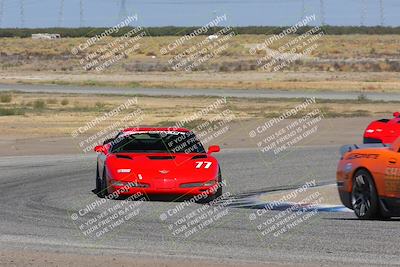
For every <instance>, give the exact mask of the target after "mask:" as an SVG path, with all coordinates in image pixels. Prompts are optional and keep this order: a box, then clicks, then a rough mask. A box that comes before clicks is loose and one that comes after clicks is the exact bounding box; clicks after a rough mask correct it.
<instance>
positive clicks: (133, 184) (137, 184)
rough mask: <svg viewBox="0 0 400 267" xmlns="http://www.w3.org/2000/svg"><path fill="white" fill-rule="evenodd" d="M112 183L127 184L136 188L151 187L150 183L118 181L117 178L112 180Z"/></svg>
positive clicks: (117, 184) (115, 184)
mask: <svg viewBox="0 0 400 267" xmlns="http://www.w3.org/2000/svg"><path fill="white" fill-rule="evenodd" d="M111 184H112V185H113V186H125V187H127V188H135V187H139V188H147V187H149V185H148V184H139V183H135V182H123V181H117V180H112V181H111Z"/></svg>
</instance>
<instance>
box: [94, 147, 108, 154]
mask: <svg viewBox="0 0 400 267" xmlns="http://www.w3.org/2000/svg"><path fill="white" fill-rule="evenodd" d="M94 151H96V152H97V153H103V154H106V152H107V149H106V148H105V146H95V147H94Z"/></svg>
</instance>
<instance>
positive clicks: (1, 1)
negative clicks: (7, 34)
mask: <svg viewBox="0 0 400 267" xmlns="http://www.w3.org/2000/svg"><path fill="white" fill-rule="evenodd" d="M3 16H4V0H0V27H1V25H2V24H3Z"/></svg>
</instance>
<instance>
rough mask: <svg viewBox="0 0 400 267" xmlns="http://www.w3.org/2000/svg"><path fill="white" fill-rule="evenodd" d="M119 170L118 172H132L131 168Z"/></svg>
mask: <svg viewBox="0 0 400 267" xmlns="http://www.w3.org/2000/svg"><path fill="white" fill-rule="evenodd" d="M117 172H118V173H130V172H131V169H118V170H117Z"/></svg>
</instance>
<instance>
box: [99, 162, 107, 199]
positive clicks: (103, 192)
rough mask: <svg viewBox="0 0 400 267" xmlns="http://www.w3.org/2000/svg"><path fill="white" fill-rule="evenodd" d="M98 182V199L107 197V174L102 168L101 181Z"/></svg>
mask: <svg viewBox="0 0 400 267" xmlns="http://www.w3.org/2000/svg"><path fill="white" fill-rule="evenodd" d="M99 180H100V190H99V191H98V193H97V195H98V196H99V197H102V198H104V197H106V196H108V195H109V194H108V185H107V172H106V168H105V167H104V170H103V175H102V179H99Z"/></svg>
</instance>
